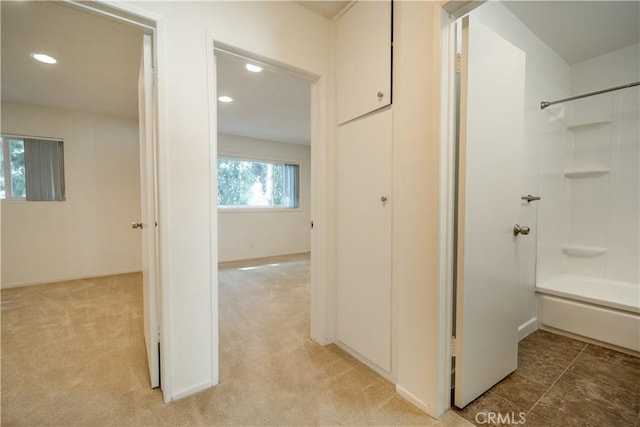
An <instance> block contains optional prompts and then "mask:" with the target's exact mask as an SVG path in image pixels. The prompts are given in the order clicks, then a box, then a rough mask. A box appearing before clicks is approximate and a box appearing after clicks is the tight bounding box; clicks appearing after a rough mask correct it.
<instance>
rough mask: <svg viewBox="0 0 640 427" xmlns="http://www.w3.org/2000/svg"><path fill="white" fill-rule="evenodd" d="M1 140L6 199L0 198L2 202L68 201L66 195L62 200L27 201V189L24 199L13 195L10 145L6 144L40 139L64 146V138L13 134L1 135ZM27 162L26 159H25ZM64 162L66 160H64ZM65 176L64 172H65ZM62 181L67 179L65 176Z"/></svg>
mask: <svg viewBox="0 0 640 427" xmlns="http://www.w3.org/2000/svg"><path fill="white" fill-rule="evenodd" d="M0 138H2V162H3V172H4V190H5V197H0V200H2V201H3V202H39V201H40V202H64V201H66V194H65V195H64V197H63V198H62V200H27V191H26V189H25V195H24V196H22V197H15V196H13V195H12V193H13V191H12V183H11V156H10V153H9V144H8V143H5V141H7V142H8V140H11V139H13V140H21V141H22V143H23V144H24V143H25V140H27V139H38V140H42V141H53V142H62V144H63V145H64V139H63V138H52V137H45V136H30V135H18V134H13V133H0ZM25 151H26V148H25ZM25 161H26V159H25ZM63 161H64V160H63ZM25 171H26V164H25ZM63 174H64V172H63ZM62 179H65V177H64V176H63V178H62Z"/></svg>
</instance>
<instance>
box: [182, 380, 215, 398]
mask: <svg viewBox="0 0 640 427" xmlns="http://www.w3.org/2000/svg"><path fill="white" fill-rule="evenodd" d="M216 385H217V384H216V383H214V382H213V381H206V382H203V383H201V384H198V385H195V386H193V387H189V388H186V389H184V390H182V391H179V392H177V393H173V396H171V401H172V402H175V401H176V400H180V399H184V398H185V397H189V396H191V395H193V394H196V393H200V392H201V391H205V390H208V389H210V388H211V387H215V386H216Z"/></svg>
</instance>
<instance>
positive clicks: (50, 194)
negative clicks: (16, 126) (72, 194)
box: [0, 136, 64, 201]
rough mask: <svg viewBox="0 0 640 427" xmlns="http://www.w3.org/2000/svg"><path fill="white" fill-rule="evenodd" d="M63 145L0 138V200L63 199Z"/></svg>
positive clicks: (41, 141) (27, 139) (54, 142)
mask: <svg viewBox="0 0 640 427" xmlns="http://www.w3.org/2000/svg"><path fill="white" fill-rule="evenodd" d="M62 144H63V142H62V141H58V140H44V139H34V138H21V137H10V136H2V137H0V199H18V200H24V199H26V200H36V201H53V200H57V201H60V200H64V151H63V145H62Z"/></svg>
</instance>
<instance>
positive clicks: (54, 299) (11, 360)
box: [1, 256, 469, 426]
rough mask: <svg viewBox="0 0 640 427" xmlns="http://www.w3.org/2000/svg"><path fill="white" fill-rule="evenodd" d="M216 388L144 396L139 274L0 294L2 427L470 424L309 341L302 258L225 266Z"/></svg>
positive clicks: (305, 270)
mask: <svg viewBox="0 0 640 427" xmlns="http://www.w3.org/2000/svg"><path fill="white" fill-rule="evenodd" d="M219 278H220V384H219V385H218V386H217V387H215V388H213V389H210V390H207V391H205V392H202V393H199V394H198V395H196V396H192V397H189V398H186V399H183V400H181V401H177V402H174V403H172V404H169V405H166V404H164V403H163V402H162V398H161V393H160V391H159V390H151V389H150V388H149V382H148V373H147V364H146V356H145V350H144V341H143V335H142V318H141V311H142V300H141V298H142V290H141V277H140V275H138V274H129V275H120V276H111V277H103V278H96V279H91V280H77V281H70V282H61V283H55V284H49V285H42V286H32V287H25V288H18V289H9V290H4V291H2V319H1V320H2V348H1V356H2V371H1V373H2V378H1V385H2V389H1V392H2V398H1V405H2V406H1V411H2V412H1V420H2V426H11V425H22V426H42V425H64V426H67V425H79V426H98V425H118V426H120V425H135V426H145V425H148V426H154V425H274V426H275V425H358V426H364V425H427V426H432V425H450V426H458V425H469V424H468V423H467V422H466V421H465V420H463V419H462V418H460V417H459V416H458V415H457V414H454V413H452V412H447V413H446V414H445V415H444V416H443V417H441V419H440V420H438V421H435V420H433V419H431V418H429V417H428V416H426V415H424V414H423V413H422V412H420V411H419V410H417V409H416V408H415V407H413V406H412V405H410V404H409V403H407V402H406V401H404V400H403V399H401V398H400V397H399V396H398V395H396V394H395V393H394V387H393V386H392V385H391V384H390V383H388V382H387V381H385V380H384V379H382V378H381V377H380V376H378V375H377V374H375V373H373V372H372V371H371V370H369V369H368V368H366V367H365V366H363V365H362V364H360V363H359V362H357V361H356V360H354V359H353V358H351V357H349V356H348V355H347V354H345V353H344V352H343V351H341V350H340V349H339V348H337V347H336V346H333V345H330V346H327V347H320V346H318V345H316V344H315V343H313V342H312V341H310V340H309V339H308V338H306V337H307V336H308V334H309V260H308V257H307V256H296V257H287V258H285V257H279V258H271V259H264V260H260V261H259V262H245V263H234V264H227V265H224V266H221V269H220V274H219Z"/></svg>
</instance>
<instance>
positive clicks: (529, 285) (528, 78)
mask: <svg viewBox="0 0 640 427" xmlns="http://www.w3.org/2000/svg"><path fill="white" fill-rule="evenodd" d="M472 14H473V15H474V16H475V17H476V18H477V19H478V20H479V21H480V22H482V23H483V24H484V25H486V26H487V27H489V28H491V30H493V31H494V32H496V33H497V34H499V35H500V36H502V37H503V38H504V39H506V40H508V41H509V42H511V43H512V44H513V45H515V46H516V47H518V48H520V49H521V50H523V51H524V52H525V54H526V75H525V122H524V145H523V146H524V152H523V153H522V154H523V155H522V160H521V163H522V165H521V171H522V175H521V177H520V179H521V191H522V195H527V194H533V195H538V194H540V195H541V196H542V200H541V201H540V202H532V203H529V204H528V203H527V202H523V203H522V208H521V219H520V221H521V222H519V224H522V225H527V226H530V227H531V229H532V233H531V234H530V235H529V236H527V239H526V240H524V239H523V241H522V242H521V243H526V245H524V244H523V245H522V246H521V249H522V250H523V251H522V252H521V253H520V255H521V257H520V259H521V260H522V264H521V265H520V271H521V272H522V280H521V281H520V286H519V289H518V299H517V305H518V306H517V308H516V311H517V313H519V320H518V321H519V325H521V326H522V325H524V324H525V323H527V322H528V321H529V320H530V319H532V318H534V317H536V311H537V309H536V299H535V282H536V241H538V242H539V243H540V244H541V251H543V250H544V247H545V246H544V245H545V243H544V239H545V238H548V239H553V238H555V235H554V234H553V233H549V234H546V235H542V233H543V232H544V231H545V230H549V228H548V227H546V228H543V227H545V224H544V223H543V222H542V221H539V218H538V212H539V211H540V212H542V211H543V210H544V209H546V208H548V207H549V206H551V207H555V206H557V203H556V200H555V197H554V195H552V194H549V193H548V192H547V191H545V190H546V188H547V186H545V182H544V179H545V178H544V176H545V173H547V172H542V173H540V174H539V170H538V156H539V155H541V154H540V153H541V152H551V153H553V154H552V155H557V154H558V144H557V142H558V131H557V130H556V129H555V128H554V124H553V123H550V124H549V116H548V114H547V113H545V112H543V111H541V110H540V101H543V100H553V99H558V98H562V97H564V96H567V95H568V93H569V89H570V68H569V65H568V64H567V63H566V62H565V61H564V60H562V58H560V57H559V56H558V55H557V54H556V53H555V52H554V51H553V50H551V48H549V47H548V46H547V45H546V44H544V43H543V42H542V41H541V40H540V39H539V38H538V37H537V36H536V35H535V34H533V33H532V32H531V30H529V29H528V28H527V27H526V26H525V25H524V24H523V23H522V22H520V20H518V19H517V18H516V17H515V16H514V15H513V14H511V12H509V11H508V10H507V9H506V8H505V7H504V6H503V5H502V4H500V3H499V2H488V3H485V4H484V5H482V6H480V7H479V8H478V9H476V10H474V11H473V12H472ZM488 149H490V148H488ZM560 156H561V154H560ZM539 175H540V176H542V179H541V183H540V186H539V183H538V178H539ZM546 236H548V237H546ZM541 240H542V241H541ZM538 256H539V257H544V256H545V254H544V253H542V254H539V255H538Z"/></svg>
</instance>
